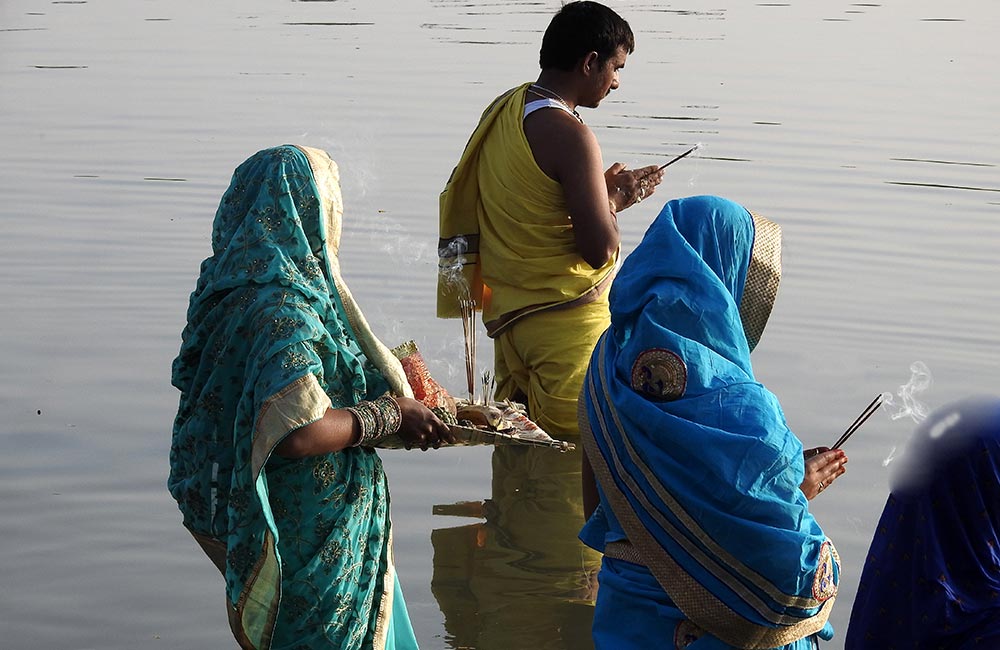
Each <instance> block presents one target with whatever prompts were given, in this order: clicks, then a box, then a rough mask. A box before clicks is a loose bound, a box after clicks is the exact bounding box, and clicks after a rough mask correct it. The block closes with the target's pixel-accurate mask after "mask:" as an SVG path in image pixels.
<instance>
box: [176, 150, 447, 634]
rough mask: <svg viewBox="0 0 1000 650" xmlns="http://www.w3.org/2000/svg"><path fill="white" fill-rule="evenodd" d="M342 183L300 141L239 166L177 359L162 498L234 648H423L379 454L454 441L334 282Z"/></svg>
mask: <svg viewBox="0 0 1000 650" xmlns="http://www.w3.org/2000/svg"><path fill="white" fill-rule="evenodd" d="M339 181H340V178H339V172H338V169H337V166H336V164H335V163H334V162H333V161H332V160H331V159H330V157H329V156H328V155H327V154H326V153H325V152H323V151H320V150H318V149H311V148H307V147H297V146H287V145H286V146H281V147H276V148H273V149H266V150H263V151H260V152H258V153H257V154H255V155H253V156H251V157H250V158H249V159H248V160H246V161H245V162H244V163H243V164H241V165H240V166H239V167H238V168H237V169H236V171H235V173H234V174H233V177H232V181H231V184H230V186H229V189H228V190H227V191H226V193H225V195H224V196H223V197H222V201H221V203H220V205H219V209H218V211H217V213H216V215H215V222H214V225H213V229H212V251H213V254H212V256H211V257H209V258H208V259H206V260H205V261H204V262H203V263H202V266H201V275H200V277H199V278H198V283H197V286H196V288H195V290H194V292H193V293H192V294H191V300H190V306H189V308H188V322H187V326H186V327H185V329H184V332H183V335H182V344H181V350H180V354H179V355H178V356H177V358H176V360H175V361H174V365H173V385H174V386H175V387H177V388H178V389H179V390H180V391H181V397H180V405H179V408H178V412H177V417H176V420H175V423H174V432H173V444H172V446H171V450H170V479H169V489H170V492H171V494H172V495H173V497H174V498H175V499H176V500H177V503H178V506H179V507H180V510H181V512H182V513H183V515H184V525H185V526H186V527H187V528H188V530H189V531H190V532H191V534H192V535H194V537H195V539H196V540H197V541H198V542H199V544H201V546H202V548H203V549H204V550H205V552H206V553H207V554H208V556H209V557H210V558H211V559H212V560H213V561H214V562H215V564H216V566H217V567H218V568H219V570H220V571H221V572H222V573H223V575H224V576H225V582H226V596H227V600H226V602H227V605H228V607H227V609H228V613H229V622H230V626H231V628H232V631H233V635H234V636H235V638H236V640H237V642H238V643H239V645H240V647H241V648H246V649H253V650H266V649H269V648H270V649H274V650H277V649H293V648H294V649H298V650H311V649H318V648H338V649H343V650H347V649H360V648H366V649H367V648H376V649H383V648H388V649H393V648H395V649H396V650H402V649H410V648H416V647H417V645H416V640H415V638H414V635H413V630H412V627H411V625H410V621H409V617H408V616H407V612H406V605H405V603H404V602H403V598H402V592H401V590H400V586H399V581H398V579H397V578H396V574H395V570H394V568H393V558H392V531H391V527H390V522H389V491H388V486H387V484H386V477H385V474H384V472H383V470H382V462H381V461H380V459H379V457H378V454H376V453H375V450H374V448H373V446H374V445H377V444H380V443H381V442H384V441H385V440H387V439H388V438H390V437H397V438H401V439H402V441H401V442H402V444H405V445H406V446H407V447H409V446H419V447H420V448H421V449H425V450H426V449H427V448H428V447H429V446H431V447H438V446H439V445H440V444H441V443H448V442H452V441H453V439H452V434H451V433H450V431H449V430H448V428H447V426H446V425H445V424H444V423H442V422H441V421H440V420H439V419H438V418H437V417H436V416H435V415H434V414H433V413H432V412H431V411H430V410H429V409H427V408H426V407H425V406H424V405H422V404H421V403H419V402H417V401H416V400H414V399H412V398H411V397H410V396H411V395H412V392H411V389H410V387H409V385H408V383H407V380H406V376H405V374H404V372H403V369H402V367H401V365H400V363H399V361H398V360H397V359H396V358H395V357H394V356H393V355H392V354H391V353H390V352H389V350H387V349H386V347H385V346H384V345H382V343H381V342H380V341H379V340H378V339H377V338H376V337H375V335H374V334H373V333H372V331H371V329H370V328H369V326H368V323H367V322H366V321H365V318H364V316H363V314H362V313H361V310H360V309H359V308H358V305H357V304H356V303H355V301H354V298H353V297H352V295H351V293H350V291H349V290H348V288H347V285H346V284H345V283H344V281H343V278H342V277H341V275H340V264H339V261H338V257H337V255H338V248H339V245H340V232H341V215H342V212H343V206H342V203H341V196H340V185H339Z"/></svg>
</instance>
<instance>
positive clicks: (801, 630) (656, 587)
mask: <svg viewBox="0 0 1000 650" xmlns="http://www.w3.org/2000/svg"><path fill="white" fill-rule="evenodd" d="M779 277H780V230H779V229H778V227H777V226H776V225H775V224H773V223H771V222H769V221H767V220H766V219H763V218H760V217H757V216H755V215H751V214H750V213H748V212H747V211H746V210H745V209H744V208H743V207H741V206H739V205H738V204H736V203H733V202H731V201H727V200H725V199H720V198H717V197H692V198H687V199H680V200H675V201H671V202H669V203H668V204H667V205H666V206H665V207H664V208H663V210H662V211H661V213H660V214H659V216H658V217H657V219H656V220H655V222H654V223H653V224H652V226H651V227H650V228H649V230H648V231H647V232H646V234H645V236H644V238H643V240H642V242H641V243H640V244H639V246H638V247H637V248H636V249H635V251H634V252H632V254H631V255H629V257H628V258H627V259H626V260H625V262H624V264H623V266H622V270H621V272H620V273H619V275H618V277H617V278H616V280H615V283H614V285H613V286H612V289H611V296H610V301H611V321H612V324H611V327H610V328H609V329H608V331H607V332H605V334H604V335H603V337H602V338H601V340H600V341H599V343H598V345H597V348H596V349H595V351H594V354H593V356H592V358H591V362H590V368H589V370H588V372H587V377H586V382H585V385H584V389H583V395H582V399H581V411H580V424H581V430H582V434H583V442H584V446H585V449H586V453H587V457H588V459H589V461H590V463H591V465H592V466H593V469H594V473H595V476H596V477H597V480H598V487H599V493H600V497H601V499H600V505H599V506H598V508H597V511H596V512H595V513H594V515H593V516H592V517H591V518H590V520H589V521H588V522H587V524H586V526H585V527H584V529H583V531H582V532H581V539H583V540H584V541H585V542H586V543H588V544H589V545H590V546H592V547H594V548H596V549H597V550H600V551H602V552H604V553H605V560H604V566H603V568H602V570H601V574H600V578H599V579H600V588H599V591H598V601H597V609H596V612H595V623H594V632H595V641H596V643H597V646H598V647H599V648H614V649H615V650H620V649H623V648H641V647H664V646H663V643H664V642H665V641H666V642H669V641H670V640H671V639H673V642H674V644H675V645H676V647H690V648H728V647H738V648H772V647H778V646H786V647H793V648H808V647H813V644H814V643H815V641H814V639H813V638H811V637H812V635H815V634H817V633H820V634H821V636H822V637H823V638H829V637H830V636H831V635H832V628H831V627H830V626H829V625H828V624H827V619H828V617H829V614H830V610H831V608H832V606H833V601H834V598H835V595H836V591H837V582H838V579H839V560H838V558H837V554H836V551H835V550H834V548H833V545H832V544H831V543H830V541H829V540H828V539H827V538H826V536H825V535H824V534H823V531H822V529H821V528H820V527H819V525H818V524H817V523H816V521H815V520H814V519H813V517H812V515H811V514H810V513H809V509H808V505H807V502H806V497H805V495H804V494H803V493H802V491H801V490H800V489H799V485H800V484H801V482H802V479H803V476H804V461H803V456H802V446H801V444H800V443H799V441H798V439H797V438H796V437H795V436H794V435H793V434H792V432H791V431H790V430H789V429H788V426H787V424H786V422H785V418H784V415H783V413H782V410H781V407H780V406H779V404H778V400H777V399H776V398H775V396H774V395H773V394H772V393H770V392H769V391H768V390H767V389H766V388H764V386H762V385H761V384H759V383H758V382H757V381H756V380H755V379H754V376H753V370H752V368H751V365H750V351H751V349H752V348H753V346H754V345H755V344H756V343H757V341H758V340H759V337H760V334H761V332H762V330H763V327H764V324H765V323H766V320H767V317H768V315H769V313H770V308H771V304H772V302H773V299H774V295H775V293H776V291H777V284H778V279H779Z"/></svg>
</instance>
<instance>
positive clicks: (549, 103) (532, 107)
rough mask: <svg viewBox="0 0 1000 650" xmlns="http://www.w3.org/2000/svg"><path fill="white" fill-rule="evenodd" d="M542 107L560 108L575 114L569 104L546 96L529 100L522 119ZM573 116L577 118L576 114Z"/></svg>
mask: <svg viewBox="0 0 1000 650" xmlns="http://www.w3.org/2000/svg"><path fill="white" fill-rule="evenodd" d="M542 108H558V109H561V110H564V111H566V112H567V113H569V114H570V115H573V111H571V110H569V107H568V106H566V105H565V104H563V103H562V102H559V101H556V100H554V99H549V98H547V97H546V98H544V99H536V100H534V101H530V102H527V103H526V104H525V105H524V116H523V117H522V118H521V119H522V120H523V119H524V118H525V117H528V116H529V115H531V114H532V113H534V112H535V111H537V110H539V109H542ZM573 117H574V118H576V116H575V115H573ZM577 119H578V118H577Z"/></svg>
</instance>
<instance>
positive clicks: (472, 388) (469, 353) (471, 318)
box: [458, 298, 476, 403]
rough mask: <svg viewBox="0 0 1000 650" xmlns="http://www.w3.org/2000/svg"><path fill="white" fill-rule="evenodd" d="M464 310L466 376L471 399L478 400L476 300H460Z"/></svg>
mask: <svg viewBox="0 0 1000 650" xmlns="http://www.w3.org/2000/svg"><path fill="white" fill-rule="evenodd" d="M458 304H459V308H460V309H461V311H462V331H463V333H464V334H465V378H466V381H467V383H468V389H469V401H470V402H473V403H475V401H476V301H475V300H472V299H471V298H463V299H461V300H459V302H458Z"/></svg>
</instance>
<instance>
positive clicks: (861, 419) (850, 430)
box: [831, 393, 882, 449]
mask: <svg viewBox="0 0 1000 650" xmlns="http://www.w3.org/2000/svg"><path fill="white" fill-rule="evenodd" d="M880 406H882V393H879V394H878V396H877V397H875V399H873V400H872V402H871V404H869V405H868V406H866V407H865V410H863V411H861V415H859V416H858V417H857V419H856V420H854V422H853V423H852V424H851V426H849V427H847V431H845V432H844V434H843V435H842V436H840V438H839V439H838V440H837V442H835V443H834V444H833V447H831V449H840V447H841V446H842V445H843V444H844V443H845V442H847V439H848V438H850V437H851V436H852V435H854V432H855V431H857V430H858V429H859V428H861V425H862V424H864V423H865V421H866V420H867V419H868V418H870V417H871V416H872V413H874V412H875V411H877V410H878V408H879V407H880Z"/></svg>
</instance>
